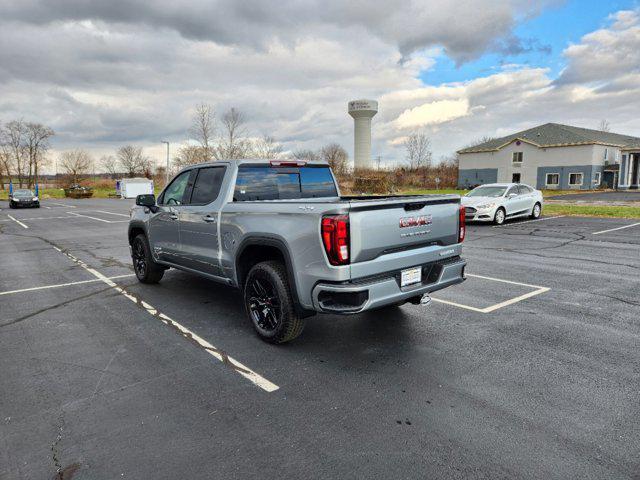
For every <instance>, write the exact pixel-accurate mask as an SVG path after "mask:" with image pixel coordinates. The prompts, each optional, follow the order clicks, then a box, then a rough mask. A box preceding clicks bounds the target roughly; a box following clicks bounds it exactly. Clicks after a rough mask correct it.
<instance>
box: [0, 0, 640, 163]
mask: <svg viewBox="0 0 640 480" xmlns="http://www.w3.org/2000/svg"><path fill="white" fill-rule="evenodd" d="M355 98H374V99H377V100H378V101H379V104H380V112H379V114H378V115H377V116H376V117H375V118H374V123H373V137H374V147H373V154H374V156H377V155H380V156H381V157H382V159H383V161H388V162H393V161H401V160H402V158H403V156H404V152H403V149H402V147H401V142H402V139H403V137H404V136H405V135H407V134H408V133H409V132H411V131H414V130H416V129H423V130H425V131H427V132H428V134H429V136H430V137H431V139H432V145H433V151H434V156H435V157H436V158H439V157H440V156H443V155H448V154H451V153H452V152H454V151H455V150H456V149H459V148H461V147H463V146H465V145H467V144H468V143H469V142H471V141H473V140H475V139H477V138H480V137H482V136H484V135H491V136H495V135H504V134H507V133H510V132H512V131H517V130H520V129H524V128H528V127H530V126H533V125H536V124H539V123H545V122H549V121H553V122H561V123H568V124H572V125H578V126H584V127H588V128H589V127H590V128H595V127H596V126H597V125H598V123H599V122H600V120H601V119H607V120H608V121H609V122H610V124H611V126H612V129H613V130H614V131H617V132H621V133H629V134H634V135H638V136H640V9H639V5H638V2H637V1H625V0H612V1H611V0H610V1H606V2H604V1H601V0H567V1H560V0H546V1H539V2H531V1H526V0H510V1H497V0H430V1H408V0H404V1H394V0H385V1H384V2H382V1H381V2H371V1H364V0H350V1H335V0H323V1H314V0H298V1H287V0H279V1H278V2H267V1H262V2H259V1H251V0H247V1H237V0H228V1H227V0H221V1H213V0H185V1H181V2H176V1H174V0H140V1H138V0H128V1H127V0H110V1H108V2H106V1H99V0H95V1H93V2H90V1H86V0H85V1H83V0H20V1H16V0H0V121H7V120H10V119H14V118H24V119H25V120H31V121H39V122H42V123H45V124H47V125H49V126H51V127H53V128H54V129H55V131H56V133H57V136H56V138H55V140H54V144H53V147H54V153H55V152H59V151H60V150H64V149H67V148H74V147H83V148H87V149H89V150H91V151H92V152H94V153H95V154H96V155H100V154H102V153H107V152H110V151H113V150H115V149H116V148H117V147H118V146H120V145H123V144H125V143H134V144H138V145H141V146H143V147H145V150H146V152H147V153H148V154H149V155H151V156H153V157H155V158H157V159H161V158H163V157H162V156H163V153H162V152H163V147H162V145H161V144H160V143H159V142H160V141H161V140H165V139H167V140H170V141H171V142H172V145H175V146H176V148H177V146H178V144H179V143H180V142H184V141H185V140H186V137H187V131H188V128H189V124H190V117H191V115H192V112H193V108H194V106H195V105H196V104H197V103H199V102H206V103H210V104H212V105H214V106H215V108H216V110H217V111H218V112H222V111H224V110H225V109H227V108H229V107H231V106H235V107H237V108H239V109H240V110H241V111H243V112H244V113H245V114H246V116H247V117H248V118H249V119H250V123H249V125H248V127H249V130H250V131H251V133H252V134H253V135H255V136H259V135H263V134H268V135H272V136H274V137H275V138H276V139H277V140H278V141H280V142H282V143H283V145H284V147H285V149H287V150H295V149H298V148H317V147H319V146H321V145H323V144H325V143H328V142H333V141H337V142H339V143H341V144H343V145H344V146H345V147H347V149H348V151H349V152H350V154H352V150H353V146H352V120H351V118H350V117H349V116H348V115H347V113H346V107H347V101H348V100H351V99H355Z"/></svg>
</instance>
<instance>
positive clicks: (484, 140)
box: [463, 135, 496, 148]
mask: <svg viewBox="0 0 640 480" xmlns="http://www.w3.org/2000/svg"><path fill="white" fill-rule="evenodd" d="M495 139H496V138H495V137H490V136H489V135H484V136H482V137H480V138H477V139H475V140H472V141H471V142H469V143H468V144H467V145H465V146H464V147H463V148H470V147H477V146H478V145H482V144H483V143H487V142H490V141H492V140H495Z"/></svg>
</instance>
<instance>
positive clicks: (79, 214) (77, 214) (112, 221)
mask: <svg viewBox="0 0 640 480" xmlns="http://www.w3.org/2000/svg"><path fill="white" fill-rule="evenodd" d="M65 213H68V214H69V215H75V216H76V217H84V218H90V219H91V220H97V221H98V222H104V223H124V222H128V220H105V219H104V218H98V217H92V216H90V215H83V214H81V213H75V212H65Z"/></svg>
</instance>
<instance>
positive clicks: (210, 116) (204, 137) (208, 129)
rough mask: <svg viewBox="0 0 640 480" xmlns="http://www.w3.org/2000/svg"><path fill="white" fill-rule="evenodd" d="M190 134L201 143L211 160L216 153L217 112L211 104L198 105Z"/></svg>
mask: <svg viewBox="0 0 640 480" xmlns="http://www.w3.org/2000/svg"><path fill="white" fill-rule="evenodd" d="M189 134H190V135H191V138H193V139H194V140H196V141H197V142H198V143H199V144H200V147H201V148H202V151H203V152H204V153H205V154H206V158H207V160H210V159H211V158H212V157H213V153H214V152H213V150H214V145H213V138H214V135H215V114H214V110H213V107H212V106H211V105H208V104H206V103H201V104H200V105H198V106H197V107H196V111H195V113H194V115H193V122H192V124H191V128H190V129H189Z"/></svg>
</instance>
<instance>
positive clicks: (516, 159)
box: [511, 152, 522, 165]
mask: <svg viewBox="0 0 640 480" xmlns="http://www.w3.org/2000/svg"><path fill="white" fill-rule="evenodd" d="M511 161H512V162H513V163H515V164H518V165H520V164H522V152H513V156H512V158H511Z"/></svg>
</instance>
